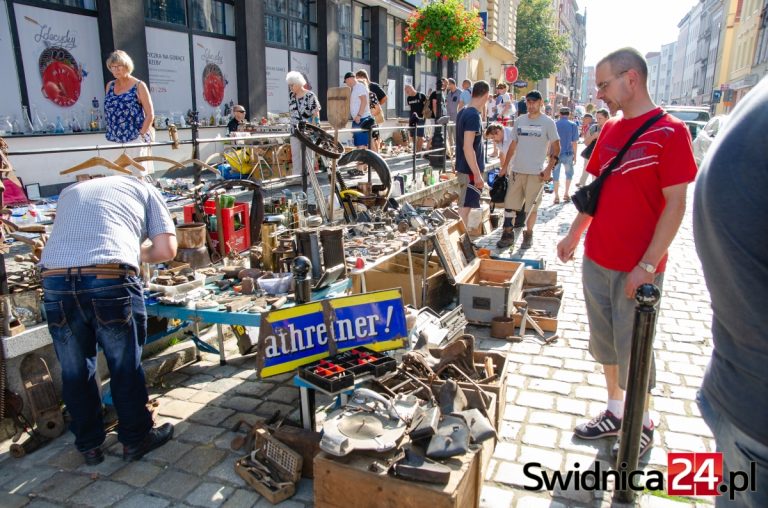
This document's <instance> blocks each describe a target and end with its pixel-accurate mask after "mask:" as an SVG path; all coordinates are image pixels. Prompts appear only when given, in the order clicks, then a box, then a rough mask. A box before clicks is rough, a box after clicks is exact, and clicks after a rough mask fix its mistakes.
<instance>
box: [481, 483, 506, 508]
mask: <svg viewBox="0 0 768 508" xmlns="http://www.w3.org/2000/svg"><path fill="white" fill-rule="evenodd" d="M514 497H515V493H514V492H512V491H510V490H505V489H500V488H498V487H492V486H490V485H487V484H486V485H483V489H482V490H481V491H480V508H509V507H510V506H512V500H513V499H514Z"/></svg>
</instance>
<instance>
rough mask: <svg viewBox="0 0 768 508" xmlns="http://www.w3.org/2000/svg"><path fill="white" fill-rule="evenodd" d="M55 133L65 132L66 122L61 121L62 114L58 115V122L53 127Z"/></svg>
mask: <svg viewBox="0 0 768 508" xmlns="http://www.w3.org/2000/svg"><path fill="white" fill-rule="evenodd" d="M53 132H54V133H55V134H64V123H63V122H62V121H61V117H60V116H58V115H57V116H56V124H55V126H54V128H53Z"/></svg>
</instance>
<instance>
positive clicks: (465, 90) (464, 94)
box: [458, 79, 482, 112]
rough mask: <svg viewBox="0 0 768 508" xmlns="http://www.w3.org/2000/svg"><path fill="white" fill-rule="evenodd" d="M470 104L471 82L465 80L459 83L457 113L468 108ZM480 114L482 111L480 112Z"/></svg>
mask: <svg viewBox="0 0 768 508" xmlns="http://www.w3.org/2000/svg"><path fill="white" fill-rule="evenodd" d="M470 102H472V82H471V81H470V80H468V79H465V80H464V81H462V83H461V95H459V109H458V110H459V111H461V110H462V109H464V108H466V107H467V106H469V103H470ZM481 112H482V110H481Z"/></svg>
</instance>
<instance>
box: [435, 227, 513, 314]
mask: <svg viewBox="0 0 768 508" xmlns="http://www.w3.org/2000/svg"><path fill="white" fill-rule="evenodd" d="M435 248H436V250H437V253H438V255H439V256H440V260H441V261H442V262H443V267H444V268H445V272H446V275H447V276H448V279H449V280H450V281H451V283H453V284H455V285H456V288H457V290H458V295H459V303H460V304H461V305H462V307H464V315H465V316H466V318H467V321H469V322H470V323H474V324H490V323H491V320H492V319H493V318H494V317H497V316H510V315H512V313H513V311H514V306H513V305H512V302H514V301H515V300H520V298H521V292H522V288H523V263H519V262H516V261H502V260H496V259H479V258H477V257H476V256H475V252H474V249H473V248H472V244H471V242H470V240H469V237H468V235H467V232H466V229H465V227H464V223H463V222H462V221H460V220H459V221H455V222H453V223H450V224H447V225H445V226H443V227H441V228H438V229H437V230H436V231H435Z"/></svg>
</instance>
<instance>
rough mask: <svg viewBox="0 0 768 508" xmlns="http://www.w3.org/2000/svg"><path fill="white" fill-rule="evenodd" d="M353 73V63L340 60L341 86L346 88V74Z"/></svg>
mask: <svg viewBox="0 0 768 508" xmlns="http://www.w3.org/2000/svg"><path fill="white" fill-rule="evenodd" d="M348 72H352V62H350V61H349V60H339V86H344V74H346V73H348Z"/></svg>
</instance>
